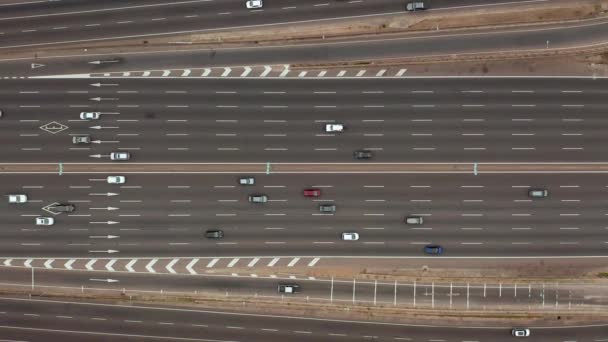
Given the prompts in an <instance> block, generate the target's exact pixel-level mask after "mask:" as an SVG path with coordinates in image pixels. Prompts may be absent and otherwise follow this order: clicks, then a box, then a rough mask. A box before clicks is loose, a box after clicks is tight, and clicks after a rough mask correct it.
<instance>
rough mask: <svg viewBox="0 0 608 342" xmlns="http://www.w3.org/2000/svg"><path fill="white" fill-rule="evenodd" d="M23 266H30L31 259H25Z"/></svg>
mask: <svg viewBox="0 0 608 342" xmlns="http://www.w3.org/2000/svg"><path fill="white" fill-rule="evenodd" d="M23 266H25V267H30V268H31V267H32V259H27V260H25V262H24V263H23Z"/></svg>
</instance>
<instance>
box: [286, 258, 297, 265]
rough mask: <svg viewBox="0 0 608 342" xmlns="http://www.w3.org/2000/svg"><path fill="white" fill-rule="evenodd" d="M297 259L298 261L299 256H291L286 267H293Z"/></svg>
mask: <svg viewBox="0 0 608 342" xmlns="http://www.w3.org/2000/svg"><path fill="white" fill-rule="evenodd" d="M298 261H300V258H293V259H292V260H291V261H290V262H289V264H287V267H294V266H295V264H296V263H297V262H298Z"/></svg>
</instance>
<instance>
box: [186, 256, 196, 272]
mask: <svg viewBox="0 0 608 342" xmlns="http://www.w3.org/2000/svg"><path fill="white" fill-rule="evenodd" d="M198 260H199V259H192V261H190V263H188V265H187V266H186V270H188V272H190V274H197V273H196V271H195V270H194V269H193V268H192V267H194V265H196V263H197V262H198Z"/></svg>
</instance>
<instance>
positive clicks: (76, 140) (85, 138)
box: [72, 135, 91, 145]
mask: <svg viewBox="0 0 608 342" xmlns="http://www.w3.org/2000/svg"><path fill="white" fill-rule="evenodd" d="M90 143H91V136H90V135H75V136H73V137H72V144H74V145H81V144H90Z"/></svg>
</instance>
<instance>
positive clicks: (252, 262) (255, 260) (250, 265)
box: [247, 258, 260, 267]
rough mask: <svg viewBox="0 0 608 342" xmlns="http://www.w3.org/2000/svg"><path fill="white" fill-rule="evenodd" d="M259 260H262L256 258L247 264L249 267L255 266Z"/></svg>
mask: <svg viewBox="0 0 608 342" xmlns="http://www.w3.org/2000/svg"><path fill="white" fill-rule="evenodd" d="M258 261H260V258H254V259H253V260H251V261H250V262H249V264H247V267H253V266H254V265H255V264H257V263H258Z"/></svg>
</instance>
